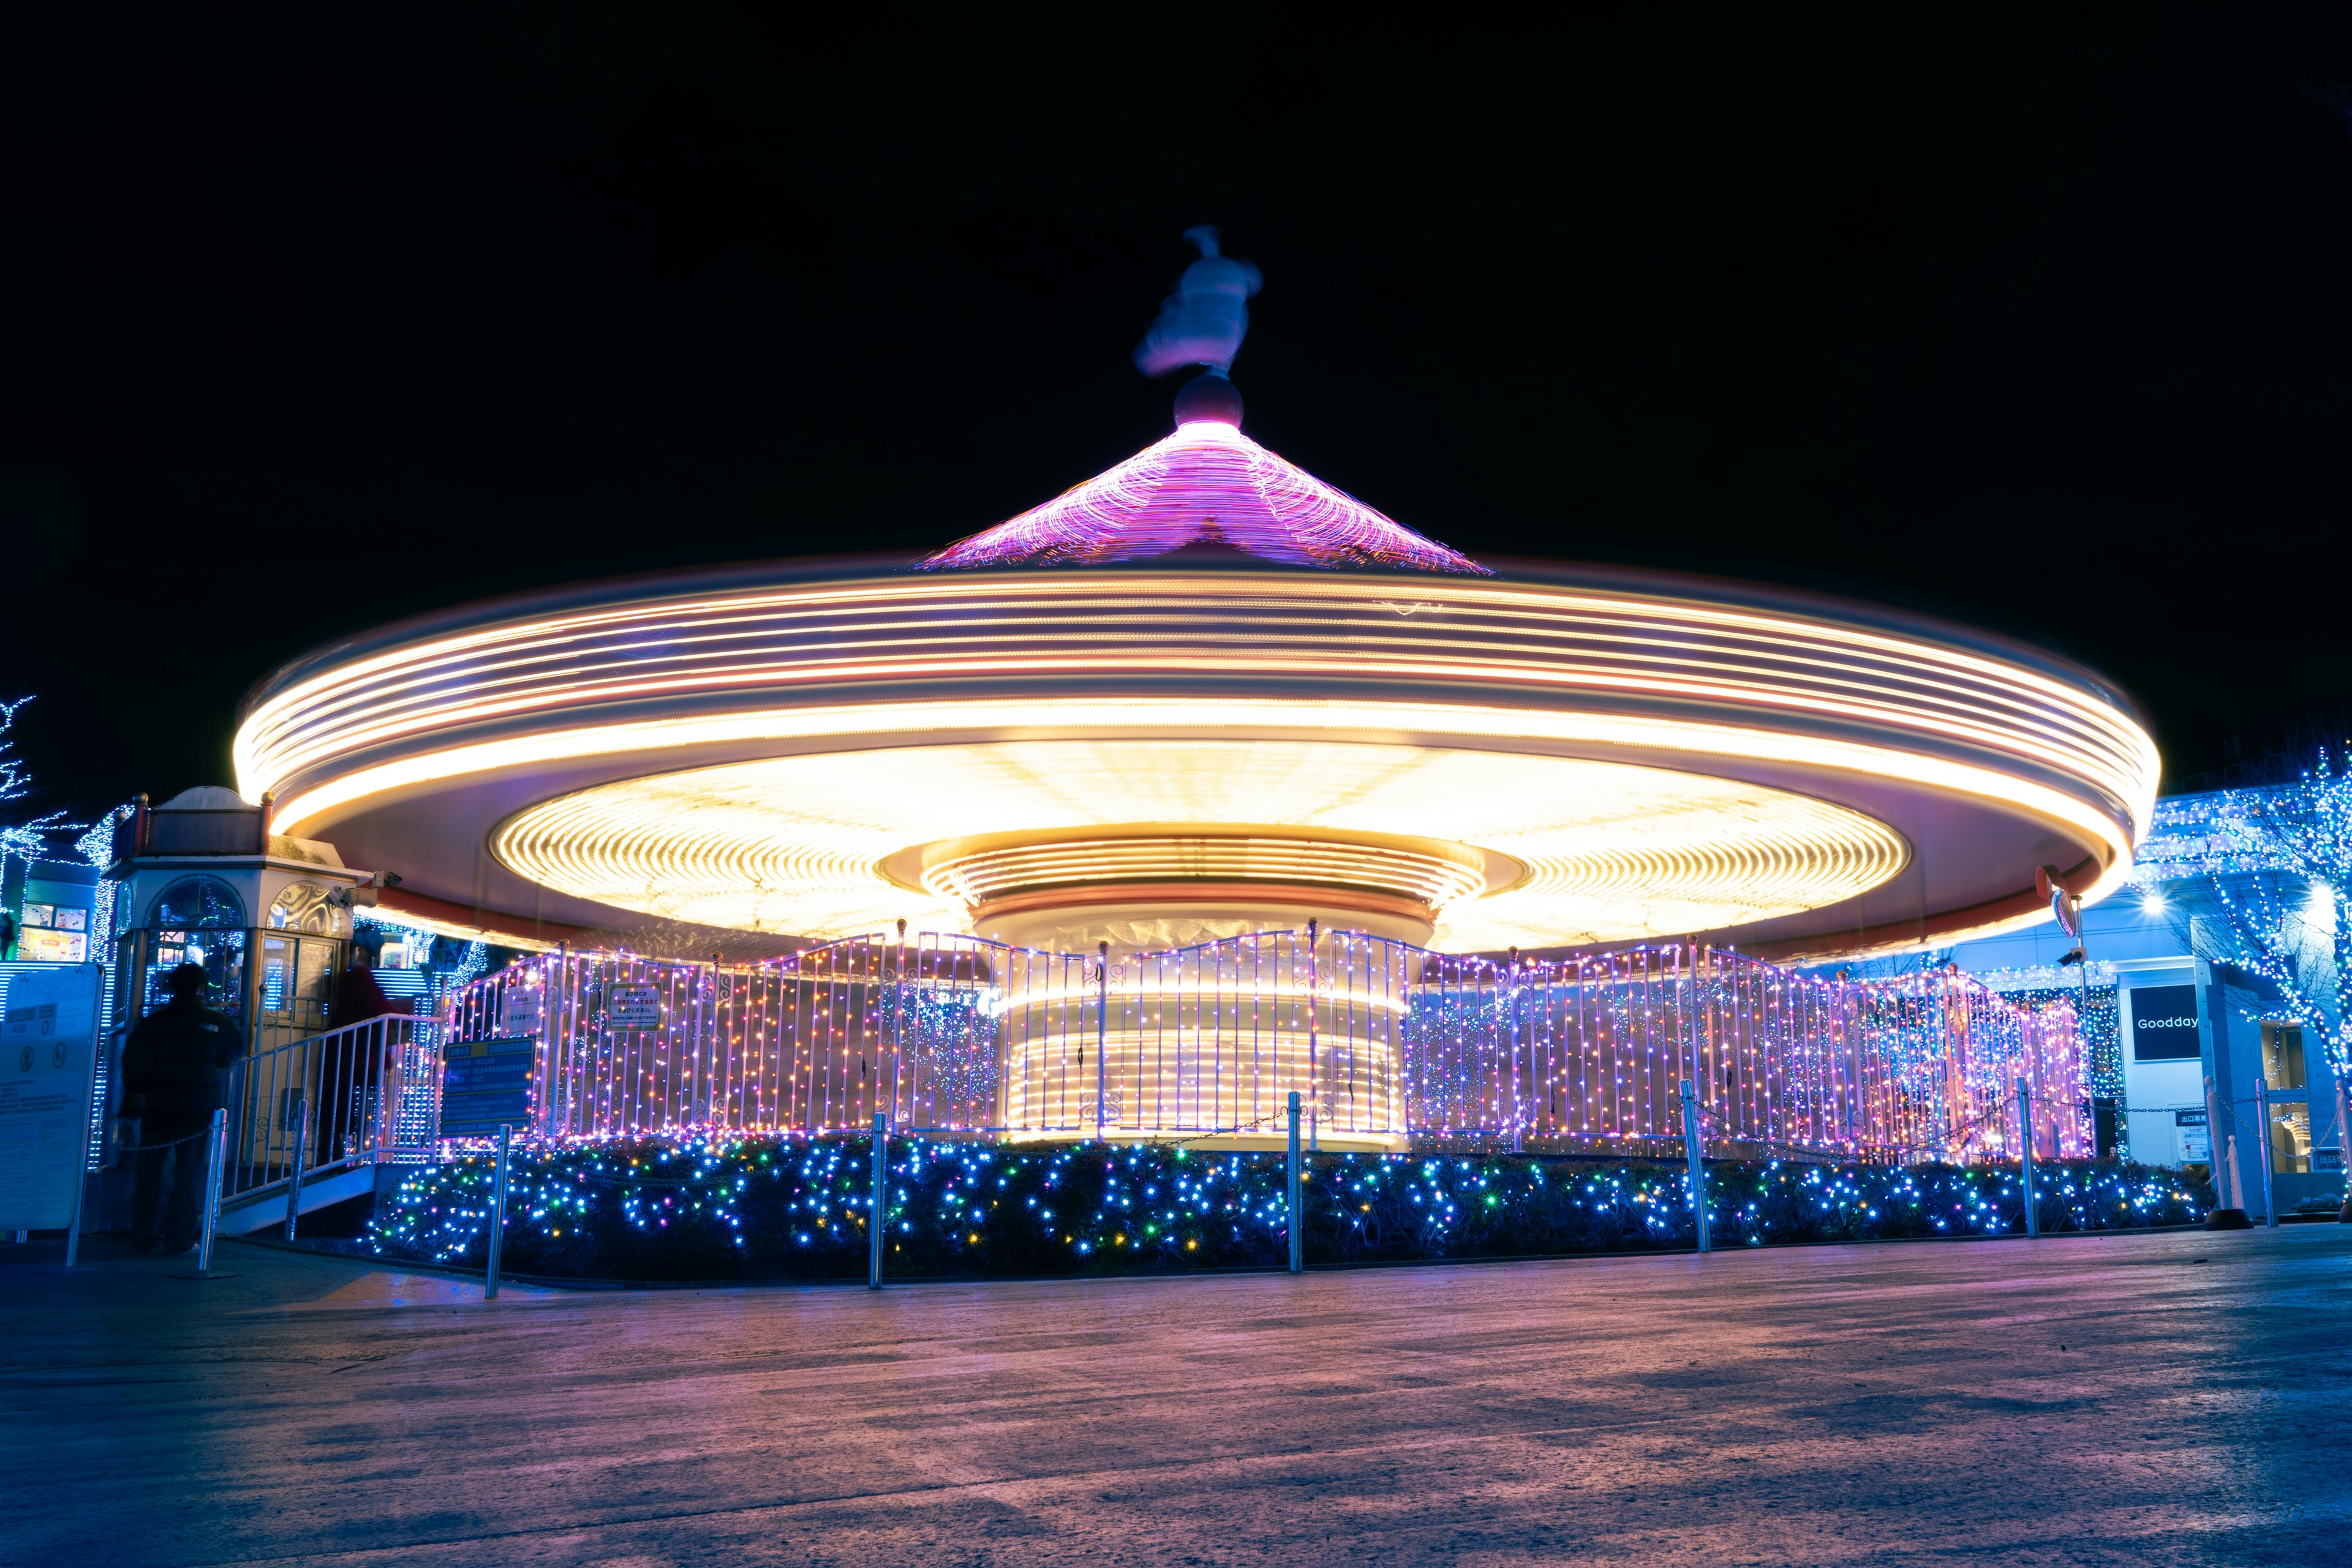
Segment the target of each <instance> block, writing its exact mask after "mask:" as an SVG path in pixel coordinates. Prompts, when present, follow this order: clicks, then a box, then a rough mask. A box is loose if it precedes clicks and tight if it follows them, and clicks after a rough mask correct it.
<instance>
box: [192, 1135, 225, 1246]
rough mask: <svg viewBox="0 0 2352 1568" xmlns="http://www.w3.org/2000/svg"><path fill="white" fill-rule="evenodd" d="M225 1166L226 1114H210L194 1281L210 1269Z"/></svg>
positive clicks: (218, 1218)
mask: <svg viewBox="0 0 2352 1568" xmlns="http://www.w3.org/2000/svg"><path fill="white" fill-rule="evenodd" d="M227 1163H228V1112H227V1111H226V1110H215V1111H214V1112H213V1131H212V1136H211V1137H210V1138H208V1139H206V1140H205V1229H204V1236H203V1238H202V1240H201V1241H200V1242H199V1244H198V1246H197V1247H196V1278H197V1279H205V1277H206V1276H208V1275H209V1274H211V1273H212V1268H213V1232H214V1231H215V1229H216V1228H217V1227H218V1226H219V1225H220V1190H221V1172H222V1167H224V1166H226V1164H227Z"/></svg>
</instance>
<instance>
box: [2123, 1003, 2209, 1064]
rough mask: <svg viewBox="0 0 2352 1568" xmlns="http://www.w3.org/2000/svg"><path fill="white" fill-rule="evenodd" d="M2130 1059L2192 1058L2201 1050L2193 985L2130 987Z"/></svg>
mask: <svg viewBox="0 0 2352 1568" xmlns="http://www.w3.org/2000/svg"><path fill="white" fill-rule="evenodd" d="M2130 996H2131V1021H2132V1060H2134V1061H2136V1062H2193V1061H2195V1060H2197V1058H2198V1057H2199V1056H2200V1054H2201V1053H2200V1048H2199V1045H2198V1038H2197V987H2195V986H2194V985H2139V986H2135V987H2133V988H2132V990H2131V992H2130Z"/></svg>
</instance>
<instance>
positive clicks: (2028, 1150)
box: [2017, 1075, 2042, 1241]
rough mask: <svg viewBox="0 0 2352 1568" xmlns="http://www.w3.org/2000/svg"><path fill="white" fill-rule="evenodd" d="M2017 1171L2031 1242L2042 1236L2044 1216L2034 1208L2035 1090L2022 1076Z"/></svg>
mask: <svg viewBox="0 0 2352 1568" xmlns="http://www.w3.org/2000/svg"><path fill="white" fill-rule="evenodd" d="M2017 1133H2018V1155H2017V1162H2018V1163H2017V1169H2018V1173H2019V1174H2020V1175H2021V1176H2022V1177H2023V1178H2024V1184H2025V1236H2026V1239H2027V1240H2029V1241H2031V1240H2034V1239H2037V1238H2038V1237H2040V1236H2041V1235H2042V1215H2040V1214H2039V1213H2037V1212H2036V1211H2035V1209H2034V1206H2033V1090H2032V1089H2030V1088H2029V1087H2027V1085H2026V1082H2025V1079H2024V1077H2023V1076H2022V1075H2020V1076H2019V1078H2018V1080H2017Z"/></svg>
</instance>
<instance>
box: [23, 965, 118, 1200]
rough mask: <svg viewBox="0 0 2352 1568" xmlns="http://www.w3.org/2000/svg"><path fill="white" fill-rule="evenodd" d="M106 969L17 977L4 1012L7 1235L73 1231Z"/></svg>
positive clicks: (95, 967) (94, 967)
mask: <svg viewBox="0 0 2352 1568" xmlns="http://www.w3.org/2000/svg"><path fill="white" fill-rule="evenodd" d="M98 997H99V967H98V965H97V964H95V963H77V964H73V965H70V966H67V965H60V966H58V968H55V969H32V970H19V971H18V972H17V973H16V975H15V976H14V977H13V978H12V979H11V980H10V981H9V983H8V998H7V1006H6V1010H5V1013H0V1230H63V1229H64V1228H65V1227H66V1226H68V1225H70V1224H71V1223H73V1217H74V1211H75V1209H76V1207H77V1206H78V1205H79V1198H80V1195H81V1178H82V1170H83V1168H84V1166H85V1165H86V1164H87V1163H88V1161H89V1117H90V1104H89V1099H90V1091H91V1088H92V1085H93V1084H94V1082H95V1081H96V1079H95V1075H94V1068H95V1065H96V1062H97V1055H98Z"/></svg>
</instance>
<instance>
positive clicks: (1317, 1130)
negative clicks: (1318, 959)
mask: <svg viewBox="0 0 2352 1568" xmlns="http://www.w3.org/2000/svg"><path fill="white" fill-rule="evenodd" d="M1322 931H1323V922H1322V921H1320V920H1319V919H1318V920H1310V921H1307V1092H1308V1093H1309V1094H1311V1095H1313V1096H1314V1097H1315V1098H1314V1099H1313V1100H1308V1101H1307V1147H1308V1148H1310V1149H1313V1148H1319V1147H1321V1144H1320V1142H1318V1139H1319V1137H1320V1135H1321V1132H1322V1129H1321V1127H1320V1126H1319V1125H1318V1119H1317V1114H1316V1113H1317V1111H1318V1110H1320V1109H1321V1107H1322V1104H1323V1072H1322V1068H1321V1065H1320V1063H1321V1055H1320V1052H1319V1051H1318V1048H1317V1044H1318V1042H1317V1027H1316V1026H1317V1023H1318V1020H1317V1018H1316V1016H1315V1011H1316V1004H1317V1003H1318V1002H1319V1001H1320V1000H1322V991H1323V987H1322V985H1321V984H1320V981H1321V978H1322V976H1321V974H1320V973H1319V972H1318V970H1317V969H1316V966H1315V949H1316V948H1317V947H1318V945H1319V944H1320V942H1321V937H1322Z"/></svg>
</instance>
